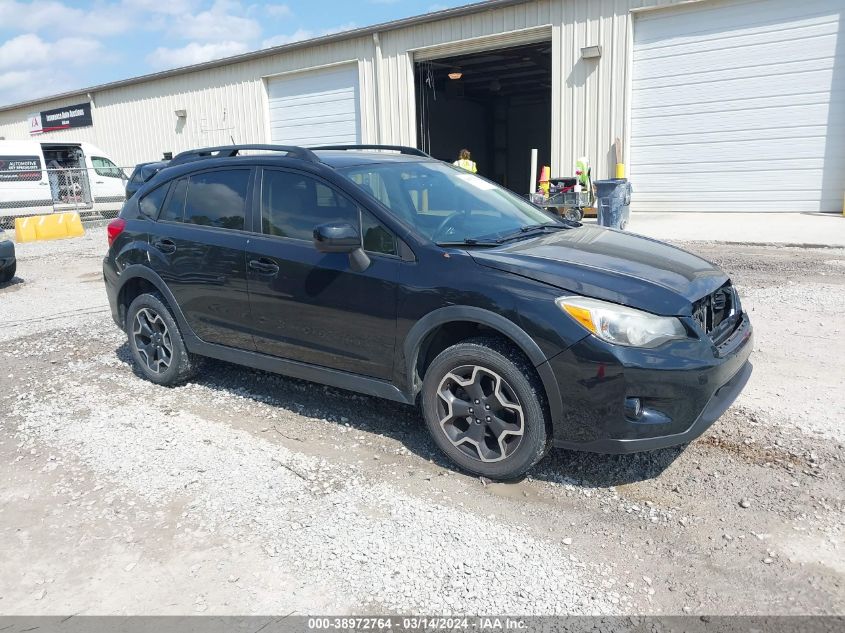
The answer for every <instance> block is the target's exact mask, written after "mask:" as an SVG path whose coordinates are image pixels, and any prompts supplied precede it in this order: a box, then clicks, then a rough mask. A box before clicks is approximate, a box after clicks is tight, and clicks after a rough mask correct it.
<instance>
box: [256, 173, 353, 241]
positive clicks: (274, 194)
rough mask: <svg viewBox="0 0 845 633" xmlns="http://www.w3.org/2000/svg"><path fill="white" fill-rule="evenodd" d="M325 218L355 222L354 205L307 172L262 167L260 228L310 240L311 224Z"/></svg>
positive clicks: (321, 221) (333, 220) (273, 233)
mask: <svg viewBox="0 0 845 633" xmlns="http://www.w3.org/2000/svg"><path fill="white" fill-rule="evenodd" d="M327 222H349V223H350V224H352V225H354V226H358V208H357V207H356V206H355V205H354V204H352V203H351V202H350V201H349V200H348V199H347V198H346V197H344V196H343V195H340V194H338V193H337V192H335V190H334V189H332V188H330V187H327V186H326V185H324V184H323V183H321V182H319V181H317V180H315V179H314V178H312V177H311V176H307V175H305V174H298V173H294V172H287V171H273V170H269V169H265V170H264V175H263V177H262V179H261V230H262V232H263V233H264V234H265V235H277V236H280V237H290V238H294V239H298V240H308V241H311V239H312V238H313V235H314V227H315V226H317V225H318V224H325V223H327Z"/></svg>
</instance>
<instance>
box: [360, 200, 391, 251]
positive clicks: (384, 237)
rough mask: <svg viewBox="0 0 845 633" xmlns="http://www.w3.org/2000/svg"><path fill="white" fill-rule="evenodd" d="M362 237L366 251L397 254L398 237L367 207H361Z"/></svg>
mask: <svg viewBox="0 0 845 633" xmlns="http://www.w3.org/2000/svg"><path fill="white" fill-rule="evenodd" d="M361 238H362V240H363V242H364V250H365V251H369V252H371V253H382V254H384V255H396V238H395V237H394V236H393V233H391V232H390V231H389V230H388V229H386V228H385V227H384V225H383V224H382V223H381V222H379V221H378V220H377V219H376V218H375V216H374V215H373V214H372V213H370V212H369V211H367V210H366V209H361Z"/></svg>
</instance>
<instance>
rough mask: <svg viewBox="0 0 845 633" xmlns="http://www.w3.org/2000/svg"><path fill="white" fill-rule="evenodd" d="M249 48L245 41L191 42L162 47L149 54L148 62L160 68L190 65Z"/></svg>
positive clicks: (229, 55) (228, 55)
mask: <svg viewBox="0 0 845 633" xmlns="http://www.w3.org/2000/svg"><path fill="white" fill-rule="evenodd" d="M247 50H249V47H248V46H247V45H246V44H244V43H243V42H235V41H226V42H214V43H208V44H201V43H199V42H191V43H190V44H188V45H187V46H183V47H181V48H165V47H160V48H157V49H155V50H154V51H153V52H152V53H150V54H149V55H147V62H148V63H149V64H150V65H151V66H153V67H155V68H158V69H165V68H177V67H179V66H190V65H191V64H201V63H202V62H207V61H211V60H212V59H220V58H221V57H231V56H232V55H239V54H241V53H245V52H247Z"/></svg>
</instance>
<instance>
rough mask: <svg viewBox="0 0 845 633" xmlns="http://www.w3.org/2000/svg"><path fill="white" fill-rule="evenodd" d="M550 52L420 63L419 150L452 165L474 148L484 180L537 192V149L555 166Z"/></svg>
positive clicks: (540, 48) (527, 49) (527, 50)
mask: <svg viewBox="0 0 845 633" xmlns="http://www.w3.org/2000/svg"><path fill="white" fill-rule="evenodd" d="M551 50H552V44H551V42H542V43H539V44H530V45H523V46H517V47H512V48H502V49H496V50H490V51H484V52H481V53H472V54H466V55H455V56H451V57H445V58H441V59H431V60H425V61H418V62H416V64H415V80H416V91H417V134H418V137H417V138H418V144H419V147H420V149H422V150H424V151H426V152H428V153H429V154H431V155H432V156H434V157H435V158H439V159H441V160H445V161H450V162H451V161H454V160H455V159H457V157H458V152H460V150H461V149H463V148H466V149H469V150H470V152H471V153H472V158H473V160H474V161H475V162H476V163H477V164H478V173H479V174H481V175H483V176H485V177H487V178H490V179H491V180H495V181H496V182H498V183H500V184H502V185H504V186H506V187H508V188H509V189H511V190H513V191H515V192H517V193H527V192H529V191H532V190H534V189H535V188H536V186H537V183H536V182H531V180H533V179H530V174H529V172H530V170H531V149H532V148H537V149H538V150H539V160H538V165H549V164H550V162H549V161H550V159H551V125H552V57H551ZM535 179H536V176H535Z"/></svg>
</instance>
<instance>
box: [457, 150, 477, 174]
mask: <svg viewBox="0 0 845 633" xmlns="http://www.w3.org/2000/svg"><path fill="white" fill-rule="evenodd" d="M452 164H453V165H454V166H455V167H460V168H461V169H466V170H467V171H469V172H472V173H473V174H477V173H478V167H476V166H475V162H474V161H472V160H470V155H469V150H468V149H462V150H461V153H460V154H458V160H456V161H455V162H454V163H452Z"/></svg>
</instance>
